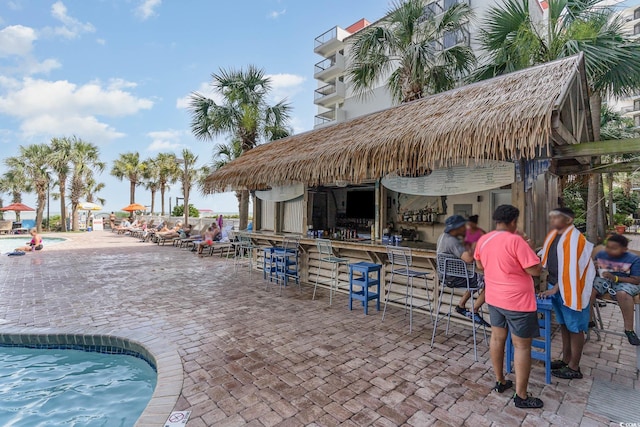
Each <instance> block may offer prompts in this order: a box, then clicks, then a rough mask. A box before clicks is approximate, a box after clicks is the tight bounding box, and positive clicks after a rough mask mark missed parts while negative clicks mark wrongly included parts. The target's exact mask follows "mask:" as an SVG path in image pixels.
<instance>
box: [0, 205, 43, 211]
mask: <svg viewBox="0 0 640 427" xmlns="http://www.w3.org/2000/svg"><path fill="white" fill-rule="evenodd" d="M0 211H15V212H32V211H35V209H33V208H30V207H29V206H27V205H23V204H22V203H11V204H10V205H7V206H5V207H4V208H0Z"/></svg>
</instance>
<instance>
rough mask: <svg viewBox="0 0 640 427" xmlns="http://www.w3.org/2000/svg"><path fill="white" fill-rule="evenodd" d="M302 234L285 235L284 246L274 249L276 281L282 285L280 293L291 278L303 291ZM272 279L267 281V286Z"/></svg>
mask: <svg viewBox="0 0 640 427" xmlns="http://www.w3.org/2000/svg"><path fill="white" fill-rule="evenodd" d="M299 247H300V236H297V235H288V236H284V238H283V240H282V246H281V247H277V248H274V249H273V255H272V256H273V262H274V264H275V273H276V276H275V277H276V282H277V283H278V285H279V287H280V293H279V294H280V295H282V288H283V287H285V286H287V284H288V281H289V278H293V279H295V281H296V284H297V285H298V288H299V290H300V291H301V292H302V287H301V285H300V262H299V260H300V252H299ZM270 282H271V280H269V281H268V282H267V287H268V286H269V283H270Z"/></svg>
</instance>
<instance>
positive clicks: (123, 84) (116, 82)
mask: <svg viewBox="0 0 640 427" xmlns="http://www.w3.org/2000/svg"><path fill="white" fill-rule="evenodd" d="M134 87H138V83H136V82H130V81H127V80H125V79H109V85H108V86H107V88H108V89H109V90H121V89H133V88H134Z"/></svg>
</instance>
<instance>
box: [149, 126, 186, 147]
mask: <svg viewBox="0 0 640 427" xmlns="http://www.w3.org/2000/svg"><path fill="white" fill-rule="evenodd" d="M184 135H186V132H184V131H180V130H174V129H167V130H160V131H154V132H149V133H147V136H148V137H149V138H151V139H152V140H153V141H152V142H151V144H149V146H148V147H147V151H175V150H178V149H180V148H183V147H185V145H184V144H182V143H181V142H180V140H181V138H182V137H183V136H184Z"/></svg>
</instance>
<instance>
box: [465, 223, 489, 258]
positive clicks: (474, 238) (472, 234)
mask: <svg viewBox="0 0 640 427" xmlns="http://www.w3.org/2000/svg"><path fill="white" fill-rule="evenodd" d="M478 218H479V217H478V215H471V216H470V217H469V220H468V221H467V231H466V233H465V235H464V245H465V246H466V247H467V249H470V250H472V251H473V250H474V249H475V247H476V243H477V242H478V240H480V238H481V237H482V236H484V234H485V231H484V230H483V229H482V228H480V227H478Z"/></svg>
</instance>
